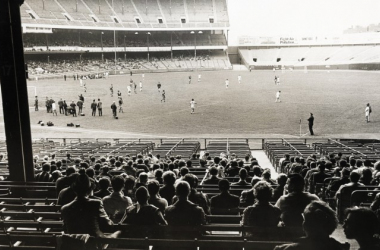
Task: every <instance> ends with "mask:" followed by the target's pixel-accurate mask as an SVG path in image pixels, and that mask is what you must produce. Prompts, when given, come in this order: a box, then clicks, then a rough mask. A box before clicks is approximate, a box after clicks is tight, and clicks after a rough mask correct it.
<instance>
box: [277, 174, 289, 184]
mask: <svg viewBox="0 0 380 250" xmlns="http://www.w3.org/2000/svg"><path fill="white" fill-rule="evenodd" d="M287 180H288V177H287V176H286V174H279V175H278V177H277V183H278V185H280V186H282V187H283V186H285V185H286V181H287Z"/></svg>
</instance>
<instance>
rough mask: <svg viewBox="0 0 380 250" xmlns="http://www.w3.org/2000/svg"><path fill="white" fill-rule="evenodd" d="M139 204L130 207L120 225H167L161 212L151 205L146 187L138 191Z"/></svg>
mask: <svg viewBox="0 0 380 250" xmlns="http://www.w3.org/2000/svg"><path fill="white" fill-rule="evenodd" d="M135 196H136V200H137V204H133V205H132V206H129V207H128V208H127V209H126V210H125V213H124V216H123V218H122V219H121V221H120V223H126V224H133V225H167V223H166V220H165V219H164V217H163V215H162V213H161V212H160V210H159V209H158V208H157V207H155V206H153V205H149V203H148V200H149V193H148V190H147V189H146V187H139V188H138V189H137V190H136V194H135Z"/></svg>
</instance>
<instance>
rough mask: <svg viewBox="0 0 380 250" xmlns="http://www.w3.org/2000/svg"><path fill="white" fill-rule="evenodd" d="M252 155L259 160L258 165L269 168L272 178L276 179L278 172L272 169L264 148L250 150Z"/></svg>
mask: <svg viewBox="0 0 380 250" xmlns="http://www.w3.org/2000/svg"><path fill="white" fill-rule="evenodd" d="M251 152H252V157H254V158H256V159H257V161H258V162H259V165H260V166H261V167H262V168H264V169H266V168H269V169H270V171H271V173H272V179H275V180H276V179H277V176H278V173H277V172H276V170H275V169H274V167H273V165H272V163H271V162H270V161H269V159H268V157H267V155H266V154H265V151H264V150H252V151H251Z"/></svg>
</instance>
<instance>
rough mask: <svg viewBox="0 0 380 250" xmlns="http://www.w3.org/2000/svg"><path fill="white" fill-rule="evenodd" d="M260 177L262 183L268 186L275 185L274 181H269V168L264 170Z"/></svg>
mask: <svg viewBox="0 0 380 250" xmlns="http://www.w3.org/2000/svg"><path fill="white" fill-rule="evenodd" d="M262 176H263V181H266V182H268V183H269V184H270V185H277V183H276V181H274V180H272V179H271V173H270V169H269V168H267V169H265V170H264V172H263V174H262Z"/></svg>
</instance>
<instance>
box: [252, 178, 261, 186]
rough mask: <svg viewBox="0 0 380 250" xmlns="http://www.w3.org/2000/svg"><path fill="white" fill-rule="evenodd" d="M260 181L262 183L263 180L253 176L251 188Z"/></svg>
mask: <svg viewBox="0 0 380 250" xmlns="http://www.w3.org/2000/svg"><path fill="white" fill-rule="evenodd" d="M259 181H261V179H260V178H259V177H257V176H253V177H252V180H251V186H252V187H254V186H255V185H256V183H258V182H259Z"/></svg>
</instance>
